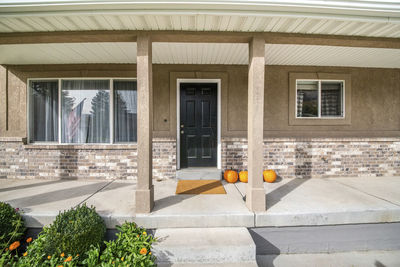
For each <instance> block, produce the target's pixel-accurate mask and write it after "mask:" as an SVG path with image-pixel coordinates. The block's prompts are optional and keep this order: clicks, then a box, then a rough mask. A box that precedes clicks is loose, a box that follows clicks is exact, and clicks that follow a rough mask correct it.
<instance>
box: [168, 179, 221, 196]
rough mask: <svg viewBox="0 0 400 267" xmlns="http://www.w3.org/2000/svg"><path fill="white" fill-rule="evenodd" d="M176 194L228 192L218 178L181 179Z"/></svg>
mask: <svg viewBox="0 0 400 267" xmlns="http://www.w3.org/2000/svg"><path fill="white" fill-rule="evenodd" d="M176 194H177V195H178V194H185V195H189V194H190V195H198V194H226V191H225V188H224V186H223V185H222V183H221V181H218V180H179V181H178V185H177V186H176Z"/></svg>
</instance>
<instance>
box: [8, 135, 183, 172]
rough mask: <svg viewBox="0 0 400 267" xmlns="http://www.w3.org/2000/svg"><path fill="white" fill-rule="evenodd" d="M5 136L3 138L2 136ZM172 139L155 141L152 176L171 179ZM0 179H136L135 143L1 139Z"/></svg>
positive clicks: (172, 169) (173, 166)
mask: <svg viewBox="0 0 400 267" xmlns="http://www.w3.org/2000/svg"><path fill="white" fill-rule="evenodd" d="M3 139H4V138H3ZM175 147H176V142H175V141H173V142H172V141H168V140H163V139H160V140H154V144H153V158H154V160H153V166H154V168H153V175H154V177H155V178H161V179H165V178H173V177H175V173H176V156H175V155H176V152H175V149H176V148H175ZM0 178H17V179H33V178H48V179H54V178H78V179H85V178H93V179H96V178H102V179H132V180H135V179H136V178H137V147H136V145H134V144H133V145H126V144H125V145H85V146H82V145H36V144H35V145H24V143H23V142H22V141H18V140H17V139H15V138H14V139H7V140H6V141H5V140H0Z"/></svg>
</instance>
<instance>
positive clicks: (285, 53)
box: [265, 44, 400, 68]
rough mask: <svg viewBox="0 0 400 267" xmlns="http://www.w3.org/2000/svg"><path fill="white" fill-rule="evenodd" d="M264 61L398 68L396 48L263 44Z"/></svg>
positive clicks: (291, 63) (282, 63)
mask: <svg viewBox="0 0 400 267" xmlns="http://www.w3.org/2000/svg"><path fill="white" fill-rule="evenodd" d="M265 60H266V63H267V65H305V66H348V67H372V68H400V49H382V48H364V47H341V46H317V45H286V44H279V45H276V44H267V45H266V46H265Z"/></svg>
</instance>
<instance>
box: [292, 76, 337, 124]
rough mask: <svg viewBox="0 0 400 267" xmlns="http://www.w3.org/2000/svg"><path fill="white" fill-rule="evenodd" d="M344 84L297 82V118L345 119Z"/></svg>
mask: <svg viewBox="0 0 400 267" xmlns="http://www.w3.org/2000/svg"><path fill="white" fill-rule="evenodd" d="M343 96H344V82H343V81H324V80H316V81H313V80H297V81H296V118H343V117H344V109H343V103H344V99H343Z"/></svg>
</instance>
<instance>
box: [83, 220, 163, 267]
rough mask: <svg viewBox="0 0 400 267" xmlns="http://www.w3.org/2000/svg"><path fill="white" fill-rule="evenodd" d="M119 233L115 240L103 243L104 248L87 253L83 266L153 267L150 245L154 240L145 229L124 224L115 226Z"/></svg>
mask: <svg viewBox="0 0 400 267" xmlns="http://www.w3.org/2000/svg"><path fill="white" fill-rule="evenodd" d="M117 229H118V230H119V231H120V232H119V233H117V239H116V240H113V241H109V242H105V244H106V248H105V249H104V251H103V252H102V253H100V248H99V247H95V246H93V247H92V249H91V250H90V251H89V252H88V253H87V257H86V259H85V261H84V264H85V265H87V266H90V267H92V266H155V263H154V262H155V259H156V258H155V256H154V255H152V252H151V245H152V244H153V243H154V242H155V239H154V238H153V237H152V236H151V235H148V234H147V232H146V229H144V228H140V227H137V225H136V224H135V223H133V222H132V223H129V222H125V223H124V224H123V225H122V226H117Z"/></svg>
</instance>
